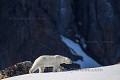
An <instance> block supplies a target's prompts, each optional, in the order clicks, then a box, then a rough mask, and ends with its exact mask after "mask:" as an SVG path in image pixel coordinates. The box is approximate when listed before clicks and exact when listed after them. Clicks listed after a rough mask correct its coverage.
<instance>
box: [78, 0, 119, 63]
mask: <svg viewBox="0 0 120 80" xmlns="http://www.w3.org/2000/svg"><path fill="white" fill-rule="evenodd" d="M76 4H77V6H76V7H77V12H76V14H77V21H78V23H79V22H80V23H81V25H78V29H79V32H80V34H81V35H82V36H83V37H84V38H85V40H86V44H87V49H86V51H87V52H88V55H90V56H92V57H93V58H94V59H96V60H97V61H98V62H99V63H101V64H102V65H109V64H115V63H117V62H118V61H119V60H120V49H119V48H120V45H119V44H120V42H119V39H120V33H119V32H120V27H119V26H120V24H119V21H120V5H118V4H120V1H117V0H109V1H108V0H91V1H89V0H87V1H83V0H76ZM78 7H81V8H78ZM79 14H81V15H79Z"/></svg>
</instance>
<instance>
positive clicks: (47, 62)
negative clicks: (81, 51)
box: [29, 55, 72, 73]
mask: <svg viewBox="0 0 120 80" xmlns="http://www.w3.org/2000/svg"><path fill="white" fill-rule="evenodd" d="M62 63H65V64H72V60H70V59H69V58H67V57H64V56H60V55H54V56H52V55H43V56H40V57H38V58H37V59H36V60H35V61H34V63H33V65H32V67H31V69H30V70H29V73H33V72H34V71H36V70H37V69H39V73H40V72H41V73H42V72H44V69H45V67H53V72H56V71H60V68H62V67H61V66H60V64H62Z"/></svg>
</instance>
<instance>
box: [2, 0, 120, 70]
mask: <svg viewBox="0 0 120 80" xmlns="http://www.w3.org/2000/svg"><path fill="white" fill-rule="evenodd" d="M119 21H120V1H118V0H34V1H33V0H0V69H3V68H5V67H8V66H10V65H14V64H15V63H18V62H21V61H26V60H30V61H34V60H35V59H36V58H37V57H38V56H40V55H54V54H58V55H63V56H67V57H69V58H71V59H72V60H78V59H80V58H79V57H78V56H75V55H73V54H72V53H71V52H70V51H69V49H68V48H67V47H66V45H65V44H64V43H63V42H62V41H61V40H60V35H64V36H66V37H69V38H70V39H72V40H74V41H77V42H78V43H79V44H80V45H81V46H82V43H83V42H84V43H85V44H86V45H87V47H85V48H84V46H82V47H83V50H84V51H86V53H87V54H88V55H89V56H91V57H93V58H94V59H95V60H96V61H97V62H99V63H100V64H102V65H110V64H115V63H117V62H119V61H120V49H119V48H120V45H119V44H120V42H119V39H120V33H119V32H120V29H119V26H120V23H119Z"/></svg>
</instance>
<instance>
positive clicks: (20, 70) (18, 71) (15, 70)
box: [0, 61, 32, 77]
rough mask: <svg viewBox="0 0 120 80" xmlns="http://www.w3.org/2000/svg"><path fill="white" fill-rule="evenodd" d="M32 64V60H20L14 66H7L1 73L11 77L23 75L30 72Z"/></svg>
mask: <svg viewBox="0 0 120 80" xmlns="http://www.w3.org/2000/svg"><path fill="white" fill-rule="evenodd" d="M31 66H32V63H31V61H25V62H20V63H17V64H15V65H13V66H10V67H8V68H5V69H4V70H1V71H0V73H1V74H2V75H5V76H9V77H12V76H18V75H23V74H27V73H29V69H30V68H31Z"/></svg>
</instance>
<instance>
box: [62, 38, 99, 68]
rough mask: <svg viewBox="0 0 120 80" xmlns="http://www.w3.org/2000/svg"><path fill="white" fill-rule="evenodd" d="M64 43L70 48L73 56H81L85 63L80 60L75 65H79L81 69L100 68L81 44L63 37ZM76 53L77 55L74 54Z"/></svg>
mask: <svg viewBox="0 0 120 80" xmlns="http://www.w3.org/2000/svg"><path fill="white" fill-rule="evenodd" d="M61 39H62V41H63V42H64V43H65V44H66V45H67V46H68V47H69V48H70V51H71V52H72V53H73V54H76V55H80V56H82V57H83V61H81V60H79V61H77V62H75V63H77V64H79V65H80V66H81V68H93V67H100V66H101V65H100V64H98V63H97V62H96V61H95V60H93V59H92V58H91V57H89V56H88V55H87V54H86V53H85V52H84V51H83V50H82V49H81V47H80V45H79V44H77V43H75V42H73V41H72V40H70V39H68V38H66V37H64V36H61ZM74 52H75V53H74Z"/></svg>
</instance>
